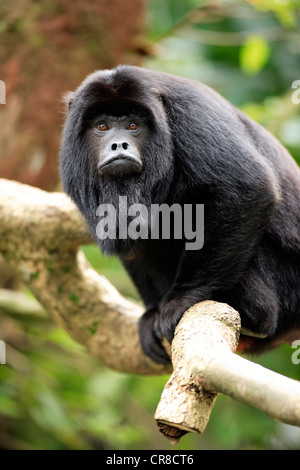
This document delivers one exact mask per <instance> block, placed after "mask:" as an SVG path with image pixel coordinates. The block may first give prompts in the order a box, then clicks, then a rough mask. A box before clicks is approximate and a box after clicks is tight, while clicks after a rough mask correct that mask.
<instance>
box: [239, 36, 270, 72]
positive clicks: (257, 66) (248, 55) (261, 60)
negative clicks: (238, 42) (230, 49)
mask: <svg viewBox="0 0 300 470" xmlns="http://www.w3.org/2000/svg"><path fill="white" fill-rule="evenodd" d="M269 57H270V48H269V45H268V43H267V42H266V41H265V39H264V38H263V37H261V36H258V35H256V34H255V35H252V36H249V37H248V38H247V40H246V42H245V44H244V45H243V46H242V47H241V49H240V65H241V68H242V70H243V71H244V72H245V73H247V74H250V75H256V74H257V73H258V72H260V70H261V69H262V68H263V67H264V66H265V65H266V63H267V62H268V60H269Z"/></svg>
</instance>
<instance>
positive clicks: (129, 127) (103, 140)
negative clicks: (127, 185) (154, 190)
mask: <svg viewBox="0 0 300 470" xmlns="http://www.w3.org/2000/svg"><path fill="white" fill-rule="evenodd" d="M88 133H89V143H90V145H91V147H92V149H93V155H94V158H95V160H96V166H97V168H98V170H99V172H100V174H101V175H103V176H104V177H109V178H113V179H121V178H126V177H128V176H133V175H134V174H138V173H139V172H140V171H141V170H142V166H143V162H142V157H141V155H142V152H143V148H144V146H145V141H146V138H147V135H148V126H147V124H146V123H145V122H144V121H143V119H142V117H140V116H137V115H129V116H121V117H117V116H107V115H101V116H99V117H98V118H97V119H96V120H95V122H94V123H93V125H92V127H91V128H90V129H89V132H88Z"/></svg>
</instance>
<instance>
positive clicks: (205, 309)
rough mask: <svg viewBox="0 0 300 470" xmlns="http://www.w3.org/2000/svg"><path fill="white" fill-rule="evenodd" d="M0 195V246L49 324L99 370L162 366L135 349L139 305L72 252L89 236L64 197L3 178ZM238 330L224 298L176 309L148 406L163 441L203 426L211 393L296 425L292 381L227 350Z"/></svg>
mask: <svg viewBox="0 0 300 470" xmlns="http://www.w3.org/2000/svg"><path fill="white" fill-rule="evenodd" d="M0 194H1V198H0V252H1V253H2V255H3V256H4V257H5V259H6V260H7V261H8V262H9V264H10V265H11V266H12V267H13V268H14V269H16V270H17V271H18V272H19V273H20V274H21V277H22V279H23V280H24V281H25V282H26V283H27V284H28V286H29V287H30V288H31V290H32V291H33V293H34V294H35V296H36V298H37V299H38V300H39V302H40V303H41V304H42V305H43V307H44V308H45V309H46V310H47V312H48V313H49V314H50V315H51V316H52V318H53V320H54V321H55V322H56V323H57V324H58V325H60V326H61V327H62V328H64V329H65V330H66V331H67V332H68V333H69V334H70V335H71V336H72V337H73V338H74V339H75V340H76V341H78V342H79V343H81V344H83V345H84V346H86V348H87V350H88V351H89V352H90V353H91V354H92V355H93V356H95V357H96V358H97V359H98V360H99V361H100V362H101V363H102V364H104V365H106V366H108V367H111V368H113V369H116V370H119V371H124V372H133V373H138V374H161V373H168V372H170V368H168V367H165V366H162V365H159V364H156V363H154V362H153V361H151V360H150V359H149V358H148V357H147V356H145V355H144V354H143V352H142V350H141V347H140V342H139V336H138V331H137V321H138V318H139V317H140V315H141V314H142V308H141V307H139V306H137V305H135V304H134V303H132V302H130V301H128V300H126V299H125V298H124V297H122V296H121V295H120V294H119V293H118V292H117V290H116V289H115V288H114V287H113V286H112V285H111V284H110V283H109V282H108V281H107V280H106V279H105V278H104V277H102V276H100V275H99V274H98V273H96V271H94V270H93V269H92V268H91V266H90V265H89V264H88V262H87V261H86V259H85V257H84V255H83V254H82V252H81V251H80V250H79V247H80V245H82V244H84V243H89V242H91V239H90V236H89V234H88V232H87V229H86V226H85V223H84V221H83V219H82V217H81V215H80V214H79V212H78V211H77V209H76V208H75V206H74V205H73V203H72V202H71V201H70V200H69V198H68V197H67V196H66V195H64V194H62V193H47V192H44V191H41V190H40V189H37V188H33V187H30V186H26V185H23V184H20V183H16V182H13V181H8V180H3V179H0ZM238 332H239V315H238V313H237V312H236V311H235V310H233V309H232V308H231V307H229V306H228V305H226V304H220V303H216V302H212V301H207V302H201V303H200V304H197V305H195V306H193V307H192V308H191V309H190V310H189V311H188V312H186V313H185V315H184V316H183V318H182V320H181V322H180V324H179V325H178V327H177V329H176V335H175V338H174V340H173V343H172V362H173V367H174V372H173V374H172V376H171V378H170V381H169V382H168V384H167V385H166V388H165V391H164V392H163V395H162V398H161V401H160V404H159V406H158V409H157V412H156V419H157V422H158V425H159V428H160V430H161V431H162V432H163V433H164V434H165V435H166V436H167V437H170V438H172V439H175V440H176V439H178V438H179V437H180V436H181V435H182V434H183V433H184V432H186V431H194V432H203V430H204V428H205V425H206V423H207V421H208V418H209V414H210V411H211V408H212V406H213V403H214V401H215V398H216V396H217V393H218V392H222V393H225V394H228V395H230V396H232V397H233V398H235V399H237V400H241V401H243V402H245V403H248V404H251V405H253V406H255V407H256V408H258V409H261V410H262V411H264V412H265V413H267V414H269V415H270V416H272V417H273V418H275V419H278V420H281V421H284V422H287V423H291V424H296V425H299V424H300V384H299V383H298V382H296V381H293V380H291V379H287V378H285V377H282V376H279V375H278V374H275V373H273V372H270V371H268V370H266V369H264V368H262V367H260V366H258V365H256V364H253V363H251V362H249V361H247V360H245V359H243V358H240V357H238V356H237V355H235V354H233V352H234V351H235V348H236V345H237V342H238ZM262 385H263V386H262ZM178 430H179V431H178Z"/></svg>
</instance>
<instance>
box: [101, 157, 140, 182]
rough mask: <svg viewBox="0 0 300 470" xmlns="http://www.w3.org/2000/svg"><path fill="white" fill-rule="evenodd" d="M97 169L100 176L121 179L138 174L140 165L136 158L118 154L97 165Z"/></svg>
mask: <svg viewBox="0 0 300 470" xmlns="http://www.w3.org/2000/svg"><path fill="white" fill-rule="evenodd" d="M98 168H99V170H100V174H101V175H105V176H114V177H118V178H120V177H121V178H123V177H125V176H129V175H132V174H135V173H139V172H140V171H141V169H142V163H141V162H140V161H139V160H137V158H136V157H133V156H131V155H127V154H126V155H125V154H120V155H116V156H114V157H111V158H108V159H106V160H104V161H103V162H101V164H99V165H98Z"/></svg>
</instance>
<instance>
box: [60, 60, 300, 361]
mask: <svg viewBox="0 0 300 470" xmlns="http://www.w3.org/2000/svg"><path fill="white" fill-rule="evenodd" d="M60 171H61V177H62V181H63V187H64V189H65V191H66V192H67V193H68V194H69V195H70V196H71V198H72V199H73V200H74V201H75V203H76V204H77V205H78V207H79V209H80V211H81V212H82V214H83V215H84V217H85V218H86V221H87V224H88V226H89V229H90V230H91V233H92V234H93V235H94V237H95V239H96V240H97V243H98V245H99V247H100V249H101V250H102V251H103V252H104V253H108V254H115V255H117V256H119V258H120V259H121V261H122V263H123V265H124V266H125V268H126V269H127V271H128V273H129V274H130V276H131V278H132V279H133V281H134V283H135V285H136V287H137V289H138V291H139V292H140V294H141V296H142V299H143V301H144V303H145V306H146V313H145V314H144V315H143V316H142V318H141V320H140V323H139V330H140V337H141V343H142V347H143V349H144V351H145V353H146V354H148V355H149V356H150V357H152V358H153V359H154V360H156V361H158V362H166V361H167V360H168V357H167V355H166V353H165V351H164V349H163V348H162V346H161V339H162V337H166V338H167V339H168V340H170V341H171V340H172V338H173V334H174V329H175V327H176V325H177V323H178V321H179V319H180V317H181V316H182V314H183V313H184V312H185V311H186V310H187V309H188V308H189V307H190V306H191V305H193V304H195V303H196V302H199V301H201V300H206V299H213V300H216V301H220V302H226V303H228V304H230V305H231V306H232V307H234V308H235V309H237V310H238V311H239V313H240V315H241V319H242V327H243V328H244V329H245V330H250V331H251V332H253V333H254V335H255V336H256V337H255V336H252V337H249V339H244V342H243V337H242V339H241V344H244V349H245V350H250V349H251V350H253V351H255V350H261V349H264V348H267V347H270V346H273V345H274V344H277V343H280V342H283V341H285V340H292V339H293V338H296V337H298V338H299V337H300V171H299V167H298V166H297V165H296V163H295V161H294V160H293V159H292V157H291V156H290V155H289V153H288V152H287V150H286V149H285V148H284V147H283V146H282V145H281V144H280V143H279V142H278V141H277V140H276V139H275V138H274V137H273V136H272V135H270V134H269V133H268V132H267V131H266V130H265V129H264V128H263V127H261V126H260V125H259V124H257V123H255V122H254V121H252V120H251V119H249V118H248V117H247V116H245V114H243V113H242V112H241V111H239V110H238V109H236V108H235V107H234V106H232V105H231V104H230V103H229V102H228V101H226V100H225V99H224V98H222V97H221V96H220V95H219V94H217V93H216V92H215V91H213V90H212V89H211V88H209V87H207V86H205V85H203V84H201V83H197V82H194V81H191V80H187V79H184V78H179V77H176V76H172V75H168V74H165V73H160V72H156V71H151V70H146V69H143V68H139V67H131V66H119V67H117V68H116V69H113V70H104V71H99V72H95V73H93V74H91V75H89V76H88V77H87V78H86V79H85V80H84V82H83V83H82V84H81V86H79V88H78V89H77V90H76V91H75V92H74V93H71V94H70V97H69V113H68V117H67V120H66V124H65V129H64V133H63V139H62V146H61V152H60ZM119 196H122V197H123V198H124V197H125V196H126V197H127V199H126V203H127V205H128V206H131V205H133V204H140V205H141V204H142V205H143V207H146V208H148V209H149V210H150V208H151V205H153V204H156V205H161V204H163V203H165V204H167V205H169V206H172V205H173V204H179V205H180V207H184V205H186V204H188V205H193V206H196V205H197V204H203V205H204V214H205V223H204V244H203V247H202V248H201V249H198V250H194V249H192V250H188V249H186V244H185V242H186V241H187V240H186V237H185V236H184V235H183V236H182V237H181V238H179V237H176V236H175V233H174V230H173V231H172V230H171V232H170V237H169V239H165V238H163V237H158V238H157V237H156V238H151V237H148V238H146V237H143V236H141V237H139V238H138V237H130V236H127V237H126V236H124V234H123V232H122V230H123V229H121V226H120V217H123V221H124V217H125V221H126V224H127V223H128V224H129V223H130V221H132V217H130V214H129V215H125V216H124V213H123V212H122V211H123V209H122V208H121V209H120V207H119V212H118V217H116V219H115V221H114V229H115V234H116V237H115V238H114V237H106V238H105V237H102V238H101V239H99V236H97V234H98V235H99V233H97V225H98V223H99V220H103V217H104V215H105V211H104V212H101V211H100V212H99V209H98V206H100V205H102V207H104V208H106V207H108V206H107V204H110V205H113V206H114V207H116V208H117V207H118V206H119V202H120V199H119ZM104 204H106V206H103V205H104ZM138 207H142V206H138ZM100 215H101V216H102V219H101V217H100ZM149 224H150V221H149V218H147V217H144V216H143V217H140V218H139V229H140V231H141V233H144V232H143V230H144V229H145V228H148V227H149ZM262 337H264V339H263V338H262Z"/></svg>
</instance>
